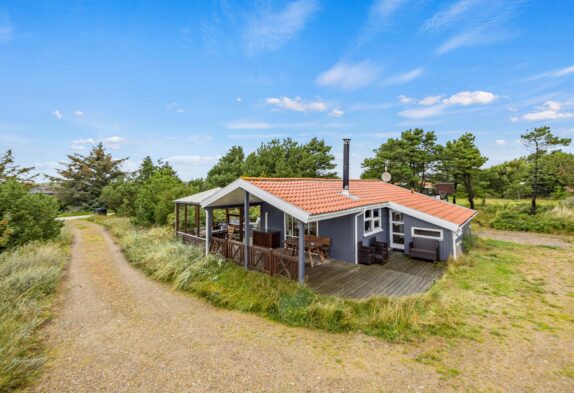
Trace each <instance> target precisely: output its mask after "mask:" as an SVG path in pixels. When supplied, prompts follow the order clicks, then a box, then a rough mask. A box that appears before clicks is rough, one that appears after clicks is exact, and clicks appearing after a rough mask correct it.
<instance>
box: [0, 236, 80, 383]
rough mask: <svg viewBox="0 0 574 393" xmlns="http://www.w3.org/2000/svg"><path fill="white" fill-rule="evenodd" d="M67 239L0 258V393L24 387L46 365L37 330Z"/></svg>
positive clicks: (51, 294) (60, 268)
mask: <svg viewBox="0 0 574 393" xmlns="http://www.w3.org/2000/svg"><path fill="white" fill-rule="evenodd" d="M70 244H71V235H70V234H69V233H67V232H66V231H65V230H64V231H63V233H62V234H61V235H60V237H59V238H58V239H57V240H54V241H51V242H46V243H30V244H27V245H25V246H22V247H20V248H18V249H16V250H13V251H7V252H4V253H2V254H0V392H8V391H14V390H15V389H18V388H21V387H22V386H24V385H26V384H27V383H28V382H29V381H30V380H31V379H33V378H34V377H35V376H36V375H37V374H38V372H39V370H40V368H41V366H42V365H43V364H44V362H45V361H46V356H45V353H44V352H43V348H42V345H41V342H40V337H39V329H40V327H41V326H42V325H43V324H44V323H45V322H46V321H47V320H49V319H50V317H51V307H52V304H53V301H54V294H55V292H56V289H57V288H58V285H59V283H60V279H61V277H62V274H63V268H64V266H65V264H66V263H67V261H68V259H69V249H70V247H69V246H70Z"/></svg>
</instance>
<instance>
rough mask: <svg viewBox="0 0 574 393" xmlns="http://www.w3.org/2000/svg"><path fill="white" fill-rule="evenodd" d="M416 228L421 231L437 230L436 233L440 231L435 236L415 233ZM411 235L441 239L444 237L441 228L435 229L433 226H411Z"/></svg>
mask: <svg viewBox="0 0 574 393" xmlns="http://www.w3.org/2000/svg"><path fill="white" fill-rule="evenodd" d="M417 229H420V230H421V231H431V232H438V233H440V236H439V237H436V236H426V235H416V234H415V230H417ZM411 236H412V237H420V238H423V239H434V240H438V241H442V240H443V239H444V231H443V230H442V229H435V228H421V227H411Z"/></svg>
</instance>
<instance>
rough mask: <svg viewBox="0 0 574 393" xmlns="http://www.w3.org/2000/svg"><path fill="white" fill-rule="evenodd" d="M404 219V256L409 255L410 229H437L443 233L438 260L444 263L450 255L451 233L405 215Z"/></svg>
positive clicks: (451, 251)
mask: <svg viewBox="0 0 574 393" xmlns="http://www.w3.org/2000/svg"><path fill="white" fill-rule="evenodd" d="M403 216H404V219H405V254H408V253H409V243H410V242H411V240H412V236H411V228H412V227H416V228H426V229H438V230H442V232H443V240H442V241H441V242H440V251H439V255H440V260H441V261H446V260H448V257H449V256H450V255H452V253H453V250H452V232H451V231H449V230H448V229H445V228H441V227H439V226H437V225H434V224H431V223H428V222H426V221H423V220H420V219H418V218H415V217H411V216H408V215H406V214H404V215H403Z"/></svg>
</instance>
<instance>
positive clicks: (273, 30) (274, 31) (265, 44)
mask: <svg viewBox="0 0 574 393" xmlns="http://www.w3.org/2000/svg"><path fill="white" fill-rule="evenodd" d="M318 8H319V7H318V5H317V3H316V1H313V0H309V1H307V0H297V1H293V2H291V3H289V4H287V6H286V7H285V8H283V9H282V10H281V11H272V10H271V9H270V8H269V7H265V9H264V10H263V11H262V12H260V13H258V15H254V16H252V17H251V18H250V19H249V20H248V23H247V27H246V29H245V32H244V41H245V44H246V46H247V51H248V52H249V53H251V54H255V53H259V52H262V51H265V50H273V49H277V48H279V47H280V46H282V45H284V44H285V43H287V42H288V41H290V40H291V39H293V38H294V37H295V36H296V35H297V34H298V33H299V32H300V31H301V30H302V29H303V28H304V27H305V24H306V23H307V22H308V20H309V19H310V18H311V16H312V15H313V13H315V12H316V11H317V10H318Z"/></svg>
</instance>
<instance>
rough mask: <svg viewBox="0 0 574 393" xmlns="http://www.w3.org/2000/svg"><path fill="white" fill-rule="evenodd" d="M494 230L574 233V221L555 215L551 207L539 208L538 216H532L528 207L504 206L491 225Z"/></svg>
mask: <svg viewBox="0 0 574 393" xmlns="http://www.w3.org/2000/svg"><path fill="white" fill-rule="evenodd" d="M490 225H491V227H492V228H494V229H503V230H512V231H525V232H540V233H573V232H574V220H572V219H571V218H569V217H560V216H557V215H555V214H553V209H552V208H551V207H550V206H539V208H538V214H536V215H531V214H530V213H529V207H528V206H527V205H518V206H513V205H504V206H502V207H501V208H500V210H498V211H497V213H496V215H495V217H494V219H493V220H492V222H491V223H490Z"/></svg>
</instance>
